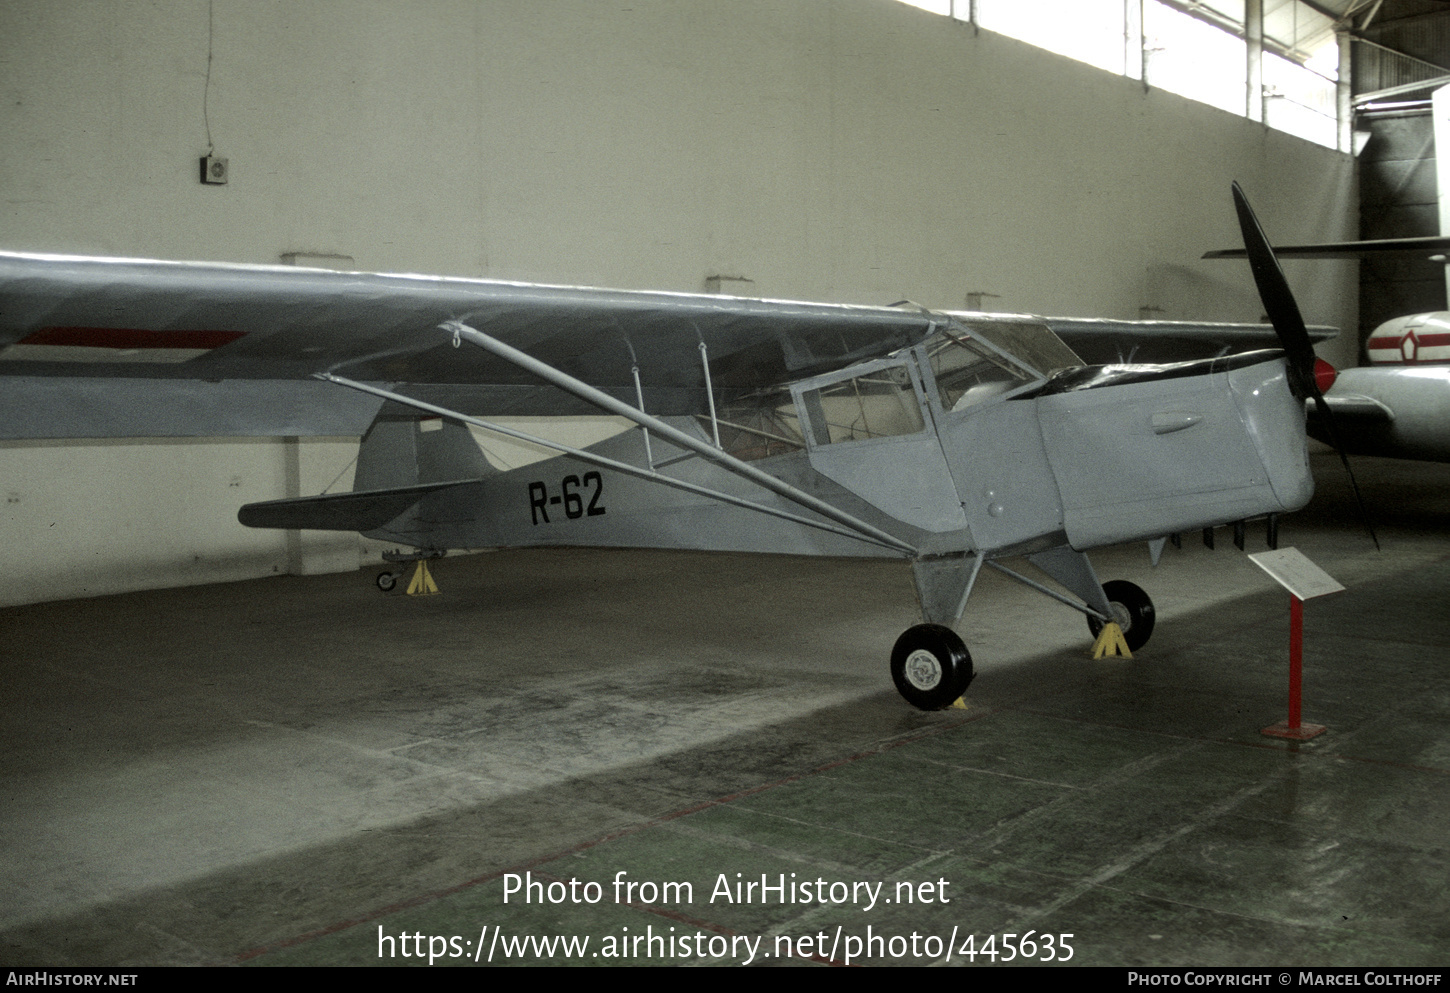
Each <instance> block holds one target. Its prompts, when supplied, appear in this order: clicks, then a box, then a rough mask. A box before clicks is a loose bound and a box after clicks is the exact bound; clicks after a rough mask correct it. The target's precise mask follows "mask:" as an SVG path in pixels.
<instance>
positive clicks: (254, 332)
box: [0, 186, 1323, 709]
mask: <svg viewBox="0 0 1450 993" xmlns="http://www.w3.org/2000/svg"><path fill="white" fill-rule="evenodd" d="M1234 194H1235V200H1236V206H1237V208H1238V211H1239V215H1240V221H1241V225H1242V227H1243V230H1244V237H1245V241H1246V243H1247V244H1248V245H1249V246H1250V247H1249V251H1250V255H1251V257H1252V258H1253V259H1254V261H1255V274H1256V278H1258V279H1259V285H1260V293H1261V296H1263V297H1264V300H1265V307H1266V309H1267V310H1268V312H1269V313H1270V315H1271V317H1272V319H1273V324H1274V329H1275V332H1276V334H1277V336H1278V340H1279V343H1280V345H1281V346H1282V349H1283V350H1282V352H1281V351H1279V350H1277V349H1276V350H1269V351H1252V352H1245V353H1237V354H1231V355H1224V356H1218V357H1212V358H1206V359H1201V360H1197V361H1188V362H1178V363H1172V364H1167V365H1116V366H1114V365H1108V366H1101V365H1100V366H1092V365H1086V364H1084V363H1083V362H1082V361H1081V359H1080V358H1079V357H1078V356H1077V354H1075V353H1074V352H1073V351H1072V349H1070V348H1069V347H1067V346H1066V345H1065V344H1064V343H1063V342H1062V340H1061V339H1060V338H1059V337H1058V336H1057V335H1056V334H1054V333H1053V330H1052V328H1051V327H1050V326H1049V324H1048V323H1047V322H1044V321H1043V320H1041V319H1038V318H1032V317H1026V316H1013V315H984V314H951V313H942V312H933V311H929V310H925V309H921V308H911V307H905V308H903V307H895V308H890V307H858V306H840V305H828V304H812V303H794V302H784V301H769V300H748V299H739V298H730V297H720V296H700V295H685V294H670V293H650V292H634V291H610V290H595V289H580V288H569V287H549V286H535V285H526V284H518V283H506V282H495V281H484V280H469V279H450V278H439V277H426V276H391V275H374V274H364V273H341V272H331V271H321V270H299V269H295V268H290V267H260V266H242V265H218V264H204V263H175V262H160V261H148V260H130V259H98V258H77V257H68V256H45V255H21V254H0V342H3V343H4V344H6V345H8V346H9V347H8V348H7V349H6V350H5V351H4V352H0V383H3V390H0V436H3V437H7V438H54V437H117V436H143V437H144V436H157V435H162V436H164V435H182V436H217V435H227V434H232V435H306V434H331V435H336V434H349V433H351V434H359V435H361V436H362V441H361V445H360V448H359V452H358V459H357V468H356V477H355V481H354V489H353V491H352V492H350V493H341V494H328V495H320V496H310V497H302V498H297V499H286V500H271V501H266V502H263V503H255V504H249V505H247V506H244V507H242V508H241V510H240V511H239V514H238V517H239V519H240V520H241V522H242V523H243V524H246V525H248V526H251V527H263V528H284V529H296V528H309V529H326V530H346V531H358V532H361V533H362V534H365V535H367V536H369V537H372V538H380V539H384V540H389V541H394V542H398V543H400V544H403V545H406V546H409V547H411V548H413V549H415V550H416V556H418V557H426V556H431V555H435V554H438V553H439V552H441V551H442V550H445V549H448V548H479V547H501V546H569V545H574V546H595V547H630V548H638V547H644V548H669V549H702V550H722V551H746V552H770V553H786V554H798V555H832V556H886V557H893V558H899V559H902V560H904V561H907V562H909V563H910V565H911V568H912V573H913V577H914V579H915V583H916V589H917V593H918V597H919V600H920V604H921V612H922V617H923V621H924V623H922V624H918V625H916V626H913V627H912V628H910V629H908V630H907V631H906V632H905V633H903V634H902V635H901V637H900V638H899V639H898V640H897V642H896V644H895V647H894V649H893V651H892V654H891V672H892V677H893V680H894V682H895V684H896V686H897V688H898V690H899V691H900V692H901V694H902V695H903V696H904V697H905V698H906V699H907V700H908V701H909V702H911V703H912V704H914V705H915V706H917V707H921V708H925V709H931V708H938V707H943V706H946V705H949V704H950V703H952V702H953V701H954V700H956V699H957V698H958V697H959V696H960V695H961V694H962V692H963V691H964V690H965V689H966V687H967V684H968V683H969V682H970V680H971V679H972V676H973V668H972V660H971V655H970V653H969V652H968V650H967V647H966V645H965V644H964V643H963V642H962V640H961V638H960V637H958V636H957V634H956V633H955V632H954V631H953V630H952V629H951V625H952V624H954V623H955V622H956V621H957V620H958V619H959V618H960V616H961V614H962V612H963V610H964V608H965V606H966V603H967V600H968V597H969V596H970V594H971V591H972V588H973V585H974V584H975V582H976V579H977V577H978V575H979V573H980V571H981V569H982V567H983V566H984V565H985V566H988V567H991V568H993V569H995V570H998V571H1000V572H1002V573H1004V574H1006V575H1007V576H1009V577H1011V578H1012V579H1014V580H1016V581H1019V582H1021V583H1023V584H1025V585H1027V586H1029V587H1031V588H1032V589H1034V590H1037V591H1039V592H1042V593H1044V594H1045V595H1047V596H1049V597H1051V598H1053V599H1055V600H1058V601H1060V602H1062V603H1064V604H1067V605H1068V606H1070V607H1072V608H1074V609H1076V610H1079V611H1081V612H1082V613H1083V614H1084V615H1085V616H1086V618H1087V622H1088V626H1089V628H1090V629H1091V630H1092V631H1094V632H1097V631H1100V630H1101V629H1102V628H1103V627H1104V626H1105V625H1106V624H1108V623H1114V624H1117V625H1118V626H1119V627H1120V628H1121V631H1122V632H1123V635H1124V636H1125V638H1126V643H1127V645H1128V646H1129V647H1130V648H1132V649H1137V648H1140V647H1142V646H1143V644H1144V643H1145V642H1146V641H1147V640H1148V638H1149V636H1150V635H1151V633H1152V630H1153V626H1154V616H1155V615H1154V608H1153V604H1152V601H1151V599H1150V598H1149V597H1148V595H1147V594H1146V593H1144V592H1143V591H1142V590H1141V589H1139V588H1138V587H1137V586H1135V585H1133V584H1131V583H1126V582H1109V583H1102V582H1100V581H1099V579H1098V577H1097V575H1096V573H1095V572H1094V570H1093V567H1092V564H1091V563H1090V561H1089V560H1088V556H1087V554H1086V553H1087V551H1088V550H1090V549H1093V548H1096V547H1100V546H1104V545H1112V544H1117V543H1120V542H1124V541H1129V540H1138V539H1161V538H1162V537H1163V536H1165V535H1168V534H1170V533H1175V532H1181V531H1187V530H1191V529H1195V528H1204V527H1211V526H1214V525H1218V524H1224V523H1228V522H1233V521H1238V520H1242V519H1244V518H1248V517H1255V516H1260V515H1264V514H1272V513H1279V512H1284V511H1290V510H1294V509H1297V508H1298V507H1300V506H1302V505H1303V504H1304V503H1305V502H1307V501H1308V499H1309V497H1310V495H1311V492H1312V488H1313V482H1312V478H1311V476H1310V473H1309V466H1308V458H1307V453H1306V446H1305V432H1304V403H1305V400H1306V399H1309V400H1313V401H1314V402H1315V403H1316V404H1318V405H1320V406H1321V407H1322V404H1323V398H1322V397H1321V396H1320V392H1319V386H1318V385H1317V384H1316V380H1315V377H1314V368H1313V367H1314V357H1313V350H1312V347H1311V341H1310V336H1309V332H1308V331H1307V329H1305V327H1304V325H1303V321H1302V320H1301V319H1300V318H1299V315H1298V310H1297V307H1295V305H1294V302H1293V298H1292V296H1291V295H1290V293H1289V290H1288V286H1287V284H1286V283H1284V281H1283V275H1282V273H1281V272H1278V267H1277V264H1276V263H1275V262H1274V260H1273V256H1272V252H1271V251H1270V249H1269V247H1268V242H1267V241H1266V240H1265V239H1264V238H1263V235H1262V232H1261V231H1260V230H1259V228H1258V224H1257V221H1256V220H1254V219H1253V216H1252V212H1251V211H1250V210H1249V208H1248V204H1247V201H1246V200H1245V199H1244V198H1243V196H1242V193H1241V192H1240V191H1239V190H1238V188H1237V186H1235V188H1234ZM1197 327H1198V330H1199V331H1200V332H1201V333H1204V334H1212V333H1214V332H1215V331H1216V330H1217V328H1218V326H1214V325H1199V326H1197ZM1225 327H1231V326H1225ZM596 410H603V411H604V412H606V413H609V414H615V415H619V416H622V417H625V418H628V419H629V420H631V421H633V422H634V424H635V425H637V428H638V430H629V431H626V432H624V433H622V434H619V435H616V436H614V437H612V438H609V439H607V440H605V441H602V442H600V443H598V444H595V445H591V446H590V447H588V448H587V449H577V448H572V447H569V446H566V445H563V444H560V443H557V442H553V441H550V440H548V439H545V438H540V437H535V436H532V435H528V434H526V433H524V432H521V431H518V430H515V429H512V428H508V427H505V426H503V425H500V424H498V423H496V422H494V421H491V420H488V419H486V418H488V417H497V416H500V415H523V414H554V415H565V414H577V413H582V412H593V411H596ZM470 428H477V429H481V430H483V431H486V432H494V433H496V434H499V435H504V436H507V437H511V438H516V439H522V440H526V441H529V442H532V443H534V444H538V445H542V446H544V447H547V448H550V449H553V450H555V451H558V452H559V453H560V455H559V456H558V457H557V458H553V459H550V460H546V461H543V462H538V463H534V464H532V465H529V466H525V467H523V468H519V469H514V470H508V471H504V470H500V469H498V468H496V467H494V466H493V465H492V464H491V463H490V462H489V461H488V459H487V458H486V457H485V456H484V454H483V452H482V451H481V449H480V448H479V445H478V444H477V442H476V441H475V440H474V436H473V434H472V433H471V431H470ZM1160 547H1161V545H1160ZM1019 556H1020V557H1026V559H1027V560H1028V562H1030V563H1031V564H1032V565H1033V566H1035V567H1037V568H1038V569H1040V570H1041V571H1042V572H1043V573H1045V574H1046V575H1047V576H1049V577H1051V578H1052V579H1054V580H1055V581H1056V582H1057V583H1059V584H1060V585H1061V586H1062V587H1063V588H1064V589H1065V590H1066V591H1067V593H1066V594H1064V593H1060V592H1058V591H1056V590H1054V589H1051V588H1049V587H1048V586H1046V585H1044V584H1042V583H1040V582H1038V581H1036V580H1034V579H1032V578H1029V577H1028V576H1024V575H1022V574H1020V573H1018V572H1017V571H1016V570H1014V569H1011V568H1008V567H1007V566H1006V565H1004V564H1003V562H1002V560H1003V559H1007V558H1011V557H1019Z"/></svg>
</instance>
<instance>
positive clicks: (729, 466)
mask: <svg viewBox="0 0 1450 993" xmlns="http://www.w3.org/2000/svg"><path fill="white" fill-rule="evenodd" d="M439 329H440V330H442V331H446V332H448V333H449V334H452V335H453V336H454V337H455V338H458V337H461V338H463V339H464V340H466V341H468V342H470V343H472V344H474V345H477V346H478V347H480V348H482V349H485V350H486V351H489V352H492V353H493V354H494V355H497V356H498V357H499V358H501V359H503V360H504V361H506V362H510V363H512V364H513V365H516V366H518V367H519V368H520V369H523V370H524V371H526V372H531V373H533V374H534V375H536V376H538V377H539V378H540V379H543V380H546V381H547V382H550V383H553V384H554V385H555V386H558V387H559V388H560V389H564V390H568V391H569V392H570V393H573V394H574V395H575V396H577V397H579V398H580V399H583V400H587V401H588V402H589V403H592V404H594V405H595V406H596V407H601V408H603V409H604V410H607V411H608V412H609V413H611V414H618V415H619V416H620V417H627V418H629V419H630V420H631V421H634V423H636V424H638V425H640V426H642V427H647V428H649V429H650V430H651V431H653V432H654V433H655V434H657V435H659V436H660V437H662V438H666V439H668V440H669V442H670V443H671V444H674V445H678V446H680V447H681V448H685V449H689V450H690V451H692V452H694V453H695V454H696V455H699V456H700V457H702V458H704V459H705V460H706V461H708V462H713V463H715V464H716V465H718V466H719V467H720V468H722V469H724V470H726V471H727V472H732V473H734V474H735V475H737V476H741V477H743V478H745V479H748V480H750V481H751V482H753V483H756V484H758V485H760V486H763V487H765V488H766V489H768V490H770V491H771V492H772V493H774V494H776V495H777V496H781V497H784V498H785V499H787V500H789V501H790V502H791V503H794V504H797V505H799V506H802V507H805V508H806V509H807V510H813V511H815V512H816V513H818V514H820V515H822V516H823V517H828V518H830V519H831V520H833V521H835V522H836V523H837V524H842V525H844V526H846V527H848V528H850V529H851V530H852V531H854V532H856V534H855V535H853V536H852V537H865V538H869V539H870V540H872V541H874V542H875V543H876V544H878V545H885V546H886V547H887V548H895V549H896V550H897V551H900V552H904V553H906V554H908V555H915V554H916V548H914V547H913V546H911V545H909V544H907V543H906V542H904V541H902V540H901V539H900V538H898V537H896V536H895V535H893V534H889V533H887V532H886V531H883V530H881V529H880V528H878V527H876V526H875V525H874V524H868V523H867V522H865V521H863V520H861V519H860V518H858V517H853V516H852V515H850V514H848V513H846V512H845V511H844V510H841V509H840V508H839V507H833V506H832V505H831V504H829V503H826V502H825V501H824V500H821V499H818V498H817V497H813V496H811V495H810V494H809V493H807V492H805V491H804V490H800V489H797V488H796V487H794V486H792V485H790V484H789V483H787V482H785V481H783V480H780V479H777V478H776V477H774V476H772V475H771V474H770V473H768V472H762V471H761V470H759V469H757V468H755V466H753V465H751V464H750V463H748V462H742V461H741V460H740V459H737V458H735V457H734V456H733V455H729V454H726V453H725V452H724V451H723V450H721V449H719V448H715V447H713V446H711V445H708V444H706V443H705V442H703V441H700V440H699V439H698V438H692V437H691V436H690V435H688V434H686V433H685V432H683V431H681V430H679V429H678V428H676V427H673V426H671V425H669V424H667V423H665V422H664V421H662V420H660V419H659V418H658V417H653V416H651V415H649V414H646V413H645V412H644V411H642V410H636V409H635V408H634V407H631V406H630V405H629V404H627V403H624V402H623V401H621V400H616V399H615V398H614V397H612V396H610V395H609V394H608V393H605V392H604V391H602V390H597V389H595V388H594V387H592V386H590V385H589V384H588V383H585V382H582V381H580V380H578V379H575V378H574V377H573V376H570V375H569V374H568V373H564V372H560V371H559V370H558V369H555V368H554V367H553V366H551V365H549V364H548V363H547V362H540V361H539V360H538V359H536V358H534V357H533V356H532V355H529V354H528V353H527V352H521V351H519V350H518V349H517V348H514V347H513V346H511V345H506V344H504V343H503V342H501V341H499V340H498V339H497V338H494V337H491V336H489V335H486V334H484V333H483V332H482V331H479V330H476V329H475V328H471V327H469V326H468V325H467V324H464V323H463V322H461V321H448V322H446V323H444V324H440V325H439ZM324 375H326V374H324ZM712 402H713V401H712ZM415 406H416V404H415ZM450 416H456V415H450ZM661 478H662V479H663V478H664V477H661Z"/></svg>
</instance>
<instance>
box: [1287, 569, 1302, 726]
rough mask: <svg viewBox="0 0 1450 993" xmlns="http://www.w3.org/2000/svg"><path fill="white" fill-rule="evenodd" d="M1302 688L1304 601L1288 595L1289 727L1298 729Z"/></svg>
mask: <svg viewBox="0 0 1450 993" xmlns="http://www.w3.org/2000/svg"><path fill="white" fill-rule="evenodd" d="M1303 688H1304V601H1303V600H1300V599H1299V598H1298V597H1296V596H1294V595H1293V594H1292V593H1291V594H1290V595H1289V729H1290V730H1291V731H1297V730H1299V720H1300V717H1301V716H1302V712H1301V710H1300V705H1299V702H1300V700H1301V698H1302V696H1303Z"/></svg>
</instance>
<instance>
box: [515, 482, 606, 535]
mask: <svg viewBox="0 0 1450 993" xmlns="http://www.w3.org/2000/svg"><path fill="white" fill-rule="evenodd" d="M581 487H589V488H592V489H593V495H592V496H591V497H590V498H589V505H588V506H587V507H586V506H585V504H584V495H583V494H582V493H580V492H579V490H580V488H581ZM559 490H560V493H559V495H557V496H549V487H548V484H546V483H543V482H533V483H530V484H529V512H530V513H531V514H532V515H533V521H534V524H535V525H538V524H539V521H540V518H542V519H543V523H545V524H548V523H550V521H549V508H550V507H557V506H559V505H560V504H563V505H564V516H565V517H567V518H568V519H569V520H571V521H576V520H578V519H579V518H581V517H598V516H599V515H600V514H603V513H604V512H605V511H604V507H603V506H602V505H601V504H600V503H599V498H600V497H601V496H603V495H604V477H602V476H601V475H599V473H598V472H593V471H591V472H586V473H585V474H584V477H583V479H580V477H578V476H565V477H564V479H563V481H562V482H561V483H560V484H559Z"/></svg>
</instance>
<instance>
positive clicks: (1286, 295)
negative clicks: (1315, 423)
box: [1233, 182, 1380, 550]
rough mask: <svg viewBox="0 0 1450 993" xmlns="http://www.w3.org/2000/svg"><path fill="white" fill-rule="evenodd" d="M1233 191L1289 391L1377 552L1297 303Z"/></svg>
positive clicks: (1252, 219) (1236, 189)
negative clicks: (1306, 406) (1325, 436)
mask: <svg viewBox="0 0 1450 993" xmlns="http://www.w3.org/2000/svg"><path fill="white" fill-rule="evenodd" d="M1233 191H1234V209H1235V210H1237V211H1238V215H1239V228H1240V229H1241V230H1242V231H1243V235H1244V249H1245V251H1247V252H1248V256H1249V268H1250V269H1252V270H1253V273H1254V283H1255V284H1256V285H1257V286H1258V288H1259V299H1261V300H1262V301H1263V302H1264V310H1265V312H1267V313H1268V315H1269V323H1271V324H1273V325H1274V331H1275V333H1276V334H1278V336H1279V343H1280V344H1281V345H1282V346H1283V348H1284V357H1285V359H1286V360H1287V363H1288V367H1289V388H1290V389H1291V390H1292V391H1293V392H1294V395H1295V396H1296V397H1298V398H1299V399H1301V400H1302V399H1305V398H1309V399H1312V400H1313V401H1314V407H1315V409H1316V410H1317V411H1318V412H1319V417H1320V419H1321V420H1322V421H1323V422H1324V426H1325V429H1326V430H1327V431H1328V432H1329V440H1330V442H1331V443H1332V444H1333V445H1334V450H1335V451H1336V452H1338V453H1339V460H1340V461H1341V462H1343V463H1344V471H1345V472H1346V473H1348V474H1349V485H1350V487H1351V488H1352V489H1353V490H1354V500H1355V503H1356V504H1358V506H1359V519H1360V522H1361V523H1363V524H1364V528H1365V530H1366V531H1368V532H1369V536H1370V538H1371V539H1373V541H1374V547H1375V548H1376V550H1378V549H1379V547H1380V540H1379V538H1378V537H1376V535H1375V533H1374V528H1373V527H1372V526H1371V525H1370V523H1369V514H1368V513H1367V512H1366V511H1365V507H1364V498H1363V497H1361V496H1360V493H1359V483H1358V481H1356V480H1355V478H1354V470H1353V469H1351V468H1350V467H1349V459H1348V458H1347V457H1346V456H1345V454H1344V448H1343V447H1342V446H1341V445H1340V443H1339V433H1338V432H1337V431H1336V430H1335V428H1334V417H1333V415H1332V414H1331V413H1330V410H1329V404H1328V403H1327V402H1326V401H1325V399H1324V393H1323V391H1322V390H1320V388H1319V383H1318V380H1317V379H1316V378H1315V375H1314V361H1315V359H1314V343H1313V342H1312V341H1310V339H1309V329H1308V328H1306V327H1305V326H1304V318H1303V317H1302V316H1300V314H1299V305H1298V304H1297V303H1295V302H1294V294H1293V292H1291V291H1290V289H1289V281H1288V280H1287V279H1285V278H1284V270H1283V269H1281V268H1280V267H1279V260H1278V259H1277V258H1276V257H1275V256H1274V249H1273V247H1272V246H1270V244H1269V239H1268V238H1266V237H1264V229H1263V228H1262V227H1260V226H1259V219H1258V218H1257V217H1255V216H1254V209H1253V208H1252V207H1250V206H1249V201H1248V198H1247V197H1246V196H1244V191H1243V189H1242V188H1241V187H1240V186H1239V184H1238V183H1237V182H1235V183H1234V184H1233Z"/></svg>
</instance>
